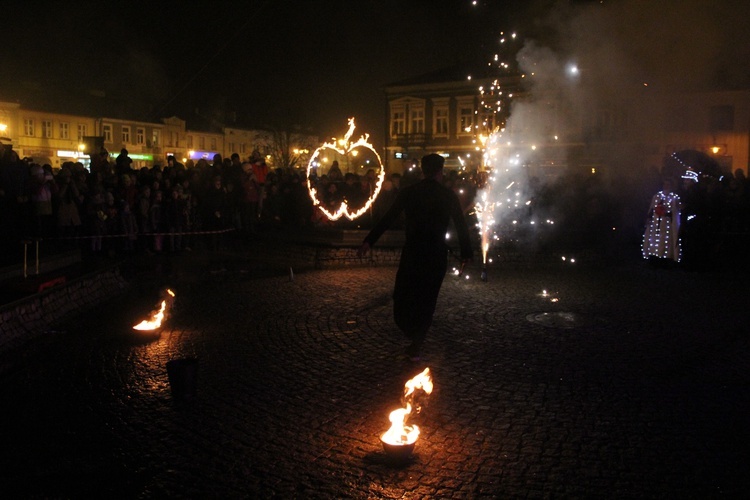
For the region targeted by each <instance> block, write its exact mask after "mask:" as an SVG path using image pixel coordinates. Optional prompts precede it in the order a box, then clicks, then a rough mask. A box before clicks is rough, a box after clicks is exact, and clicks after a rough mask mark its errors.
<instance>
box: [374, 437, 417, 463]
mask: <svg viewBox="0 0 750 500" xmlns="http://www.w3.org/2000/svg"><path fill="white" fill-rule="evenodd" d="M380 442H381V443H383V451H385V455H386V456H387V457H388V458H389V459H391V460H393V461H394V462H402V461H405V460H408V458H409V457H410V456H411V454H412V452H413V451H414V446H415V445H416V444H417V443H416V442H414V443H411V444H391V443H386V442H385V441H383V440H382V439H381V440H380Z"/></svg>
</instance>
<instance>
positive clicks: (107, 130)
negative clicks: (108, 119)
mask: <svg viewBox="0 0 750 500" xmlns="http://www.w3.org/2000/svg"><path fill="white" fill-rule="evenodd" d="M102 135H103V136H104V142H109V143H111V142H112V124H111V123H105V124H103V125H102Z"/></svg>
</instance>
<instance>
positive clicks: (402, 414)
mask: <svg viewBox="0 0 750 500" xmlns="http://www.w3.org/2000/svg"><path fill="white" fill-rule="evenodd" d="M432 388H433V385H432V377H431V376H430V369H429V368H425V369H424V371H422V373H420V374H419V375H417V376H415V377H414V378H412V379H409V380H407V381H406V384H404V401H405V406H404V408H398V409H396V410H393V411H392V412H391V413H390V415H389V416H388V420H390V422H391V427H390V429H388V431H386V433H385V434H383V435H382V436H381V437H380V439H381V440H382V441H383V442H384V443H388V444H393V445H409V444H413V443H415V442H416V441H417V438H418V437H419V427H417V426H416V425H405V422H406V420H407V418H408V417H409V415H410V414H411V413H412V410H414V411H415V412H416V413H418V412H419V411H420V410H421V407H420V406H419V405H418V404H417V403H416V401H415V396H416V395H417V391H418V390H422V391H424V392H425V393H426V394H431V393H432Z"/></svg>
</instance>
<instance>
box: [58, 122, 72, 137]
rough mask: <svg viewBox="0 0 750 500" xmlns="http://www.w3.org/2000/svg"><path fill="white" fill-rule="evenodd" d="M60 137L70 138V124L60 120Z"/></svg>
mask: <svg viewBox="0 0 750 500" xmlns="http://www.w3.org/2000/svg"><path fill="white" fill-rule="evenodd" d="M60 139H70V124H69V123H67V122H60Z"/></svg>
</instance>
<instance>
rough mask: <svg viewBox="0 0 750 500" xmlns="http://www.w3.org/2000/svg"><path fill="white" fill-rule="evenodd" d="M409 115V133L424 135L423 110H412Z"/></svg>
mask: <svg viewBox="0 0 750 500" xmlns="http://www.w3.org/2000/svg"><path fill="white" fill-rule="evenodd" d="M409 115H410V116H409V121H410V124H409V132H411V133H412V134H424V108H420V109H412V110H411V111H410V112H409Z"/></svg>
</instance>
